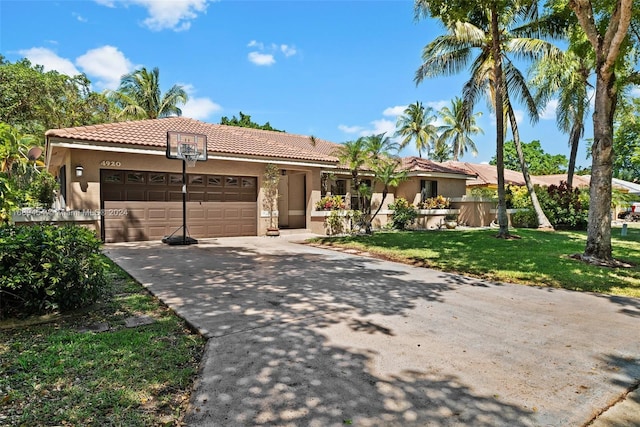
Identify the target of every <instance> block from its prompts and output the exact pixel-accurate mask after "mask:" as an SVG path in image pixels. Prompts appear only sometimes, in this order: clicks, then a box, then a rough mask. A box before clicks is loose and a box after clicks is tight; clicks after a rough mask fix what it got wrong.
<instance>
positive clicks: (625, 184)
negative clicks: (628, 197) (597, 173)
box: [613, 178, 640, 194]
mask: <svg viewBox="0 0 640 427" xmlns="http://www.w3.org/2000/svg"><path fill="white" fill-rule="evenodd" d="M613 185H614V186H616V187H618V188H622V189H625V190H627V191H628V192H629V194H640V184H638V183H637V182H630V181H625V180H623V179H618V178H613Z"/></svg>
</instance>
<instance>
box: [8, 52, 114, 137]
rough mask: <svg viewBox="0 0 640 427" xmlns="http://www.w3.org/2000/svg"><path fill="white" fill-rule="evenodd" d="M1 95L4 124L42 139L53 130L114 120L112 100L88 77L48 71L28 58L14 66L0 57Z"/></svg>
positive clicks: (15, 63)
mask: <svg viewBox="0 0 640 427" xmlns="http://www.w3.org/2000/svg"><path fill="white" fill-rule="evenodd" d="M0 94H2V96H0V122H5V123H7V124H9V125H11V126H14V127H16V128H18V129H20V131H21V132H23V133H26V134H32V135H35V136H38V137H39V136H43V135H44V132H45V131H46V130H48V129H51V128H63V127H73V126H83V125H90V124H97V123H105V122H110V121H113V119H114V111H113V108H112V106H111V105H110V103H109V101H108V100H107V99H106V97H105V96H104V95H103V94H99V93H96V92H93V91H92V90H91V82H90V81H89V79H88V78H87V77H86V76H85V75H84V74H79V75H77V76H73V77H70V76H67V75H64V74H60V73H58V72H57V71H47V72H45V71H44V68H43V67H42V66H41V65H33V64H31V62H30V61H29V60H28V59H21V60H19V61H16V62H14V63H11V62H7V61H5V59H4V57H2V55H0Z"/></svg>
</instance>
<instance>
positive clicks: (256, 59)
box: [248, 51, 276, 66]
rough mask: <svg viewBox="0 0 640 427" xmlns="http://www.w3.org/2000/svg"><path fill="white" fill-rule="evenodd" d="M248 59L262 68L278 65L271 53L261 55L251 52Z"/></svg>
mask: <svg viewBox="0 0 640 427" xmlns="http://www.w3.org/2000/svg"><path fill="white" fill-rule="evenodd" d="M248 58H249V61H251V62H253V63H254V64H256V65H260V66H269V65H273V64H275V63H276V60H275V58H274V57H273V55H271V54H269V53H260V52H255V51H254V52H249V55H248Z"/></svg>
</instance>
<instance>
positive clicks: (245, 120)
mask: <svg viewBox="0 0 640 427" xmlns="http://www.w3.org/2000/svg"><path fill="white" fill-rule="evenodd" d="M220 124H221V125H226V126H238V127H241V128H251V129H262V130H272V131H275V132H284V130H281V129H276V128H274V127H273V126H271V124H270V123H269V122H266V123H265V124H263V125H261V124H258V123H256V122H254V121H252V120H251V116H250V115H249V114H243V113H242V111H240V118H237V117H236V116H233V117H231V118H228V117H227V116H222V118H221V119H220Z"/></svg>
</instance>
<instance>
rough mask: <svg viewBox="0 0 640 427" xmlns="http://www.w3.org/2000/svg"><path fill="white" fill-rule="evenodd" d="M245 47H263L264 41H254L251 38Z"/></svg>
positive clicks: (261, 48)
mask: <svg viewBox="0 0 640 427" xmlns="http://www.w3.org/2000/svg"><path fill="white" fill-rule="evenodd" d="M247 47H257V48H258V49H260V50H263V49H264V43H261V42H259V41H255V40H251V41H250V42H249V43H248V44H247Z"/></svg>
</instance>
